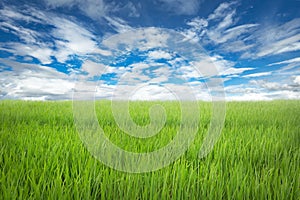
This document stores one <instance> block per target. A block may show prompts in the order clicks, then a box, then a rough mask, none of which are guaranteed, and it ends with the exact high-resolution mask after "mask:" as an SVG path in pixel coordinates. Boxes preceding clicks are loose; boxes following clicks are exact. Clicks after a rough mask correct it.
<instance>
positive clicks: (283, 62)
mask: <svg viewBox="0 0 300 200" xmlns="http://www.w3.org/2000/svg"><path fill="white" fill-rule="evenodd" d="M291 63H299V64H300V57H297V58H293V59H289V60H284V61H281V62H276V63H271V64H269V65H268V66H273V65H282V64H291Z"/></svg>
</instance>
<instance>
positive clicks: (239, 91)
mask: <svg viewBox="0 0 300 200" xmlns="http://www.w3.org/2000/svg"><path fill="white" fill-rule="evenodd" d="M299 9H300V1H299V0H294V1H292V0H282V1H269V0H267V1H250V0H249V1H246V0H244V1H208V0H206V1H205V0H145V1H137V0H130V1H127V0H125V1H104V0H85V1H83V0H19V1H12V0H4V1H1V3H0V99H27V100H65V99H72V93H73V91H74V90H77V89H78V88H81V89H82V87H80V86H78V85H80V84H81V85H84V89H85V90H87V91H90V92H91V91H93V92H94V93H95V96H96V97H97V98H108V99H109V98H112V97H116V98H121V99H122V98H130V99H143V100H149V99H154V100H155V99H174V98H175V97H174V93H175V96H176V94H179V96H180V95H182V94H185V91H187V90H192V91H193V94H194V97H195V98H196V99H200V100H211V99H212V98H213V96H214V94H216V93H218V92H220V90H222V91H224V92H225V95H226V100H272V99H299V98H300V70H299V69H300V12H299ZM174 91H176V92H174ZM183 96H184V95H183ZM187 96H188V95H187Z"/></svg>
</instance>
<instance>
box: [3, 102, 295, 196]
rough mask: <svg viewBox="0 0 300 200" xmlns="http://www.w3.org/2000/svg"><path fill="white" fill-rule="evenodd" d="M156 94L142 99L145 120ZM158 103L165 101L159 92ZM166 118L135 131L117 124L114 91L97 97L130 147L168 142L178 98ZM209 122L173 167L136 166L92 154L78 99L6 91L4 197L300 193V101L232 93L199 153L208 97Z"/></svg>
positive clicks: (109, 129)
mask: <svg viewBox="0 0 300 200" xmlns="http://www.w3.org/2000/svg"><path fill="white" fill-rule="evenodd" d="M153 103H155V102H133V103H131V104H130V113H131V116H132V117H133V120H134V121H135V122H136V123H137V124H139V125H146V124H147V123H149V120H150V118H149V116H148V108H149V107H150V106H151V105H152V104H153ZM156 103H157V102H156ZM162 105H163V106H164V107H165V110H166V113H167V121H166V124H165V127H164V128H163V129H162V130H161V132H160V133H158V135H157V136H155V137H153V138H148V139H135V138H133V137H131V136H128V135H126V134H125V133H123V132H122V131H121V130H120V129H119V128H118V127H117V125H116V122H115V121H114V118H113V115H112V113H111V110H110V103H109V102H108V101H99V102H97V103H96V110H97V116H98V121H99V124H100V125H101V127H102V128H103V129H104V131H105V133H106V135H107V137H109V138H110V140H111V141H113V142H114V143H115V144H117V145H118V146H119V147H121V148H123V149H126V150H128V151H134V152H147V151H153V150H156V149H159V148H161V147H163V146H164V145H166V144H167V143H168V141H170V140H171V139H172V137H174V136H175V134H176V130H177V129H178V126H179V124H180V109H179V107H178V106H179V104H178V102H162ZM199 105H200V111H201V123H200V124H199V132H198V135H197V137H196V139H195V141H194V143H193V144H192V145H191V147H190V148H189V150H188V151H187V152H186V153H185V154H184V155H183V156H181V157H180V159H178V160H176V161H175V162H174V163H172V164H171V165H169V166H168V167H166V168H163V169H161V170H158V171H154V172H150V173H143V174H129V173H124V172H118V171H115V170H113V169H111V168H108V167H106V166H105V165H103V164H102V163H100V162H99V161H97V160H96V159H94V157H93V156H91V155H90V154H89V152H88V151H87V150H86V148H85V147H84V145H83V144H82V142H81V141H80V139H79V135H78V133H77V132H76V127H75V125H74V122H73V113H72V103H71V102H25V101H0V183H1V184H0V185H1V186H0V199H16V198H18V199H221V198H224V199H300V168H299V166H300V123H299V122H300V101H271V102H230V103H227V113H226V120H225V125H224V129H223V133H222V135H221V137H220V139H219V141H218V142H217V144H216V145H215V147H214V149H213V151H212V152H211V153H210V154H209V155H208V156H207V157H205V158H203V159H198V151H199V148H200V146H201V144H202V139H203V136H204V135H205V133H206V131H207V129H208V127H209V122H210V115H211V106H210V104H209V103H204V102H200V103H199Z"/></svg>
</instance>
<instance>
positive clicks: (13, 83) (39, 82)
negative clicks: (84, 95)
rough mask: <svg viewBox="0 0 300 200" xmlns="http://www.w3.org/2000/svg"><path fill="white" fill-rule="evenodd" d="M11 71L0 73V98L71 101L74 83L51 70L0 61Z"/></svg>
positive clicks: (33, 65) (64, 75)
mask: <svg viewBox="0 0 300 200" xmlns="http://www.w3.org/2000/svg"><path fill="white" fill-rule="evenodd" d="M0 62H1V63H4V64H5V65H7V66H10V67H11V68H12V71H4V72H1V73H0V85H1V91H0V97H1V98H10V99H25V100H59V99H71V97H72V89H73V87H74V82H73V81H72V79H71V77H69V76H67V75H66V74H64V73H61V72H58V71H56V70H55V69H53V68H50V67H44V66H40V65H35V64H22V63H18V62H15V61H7V60H4V59H1V60H0Z"/></svg>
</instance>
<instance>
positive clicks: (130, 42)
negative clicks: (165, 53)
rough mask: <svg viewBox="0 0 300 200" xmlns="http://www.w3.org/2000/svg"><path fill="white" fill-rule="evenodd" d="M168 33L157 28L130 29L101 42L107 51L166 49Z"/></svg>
mask: <svg viewBox="0 0 300 200" xmlns="http://www.w3.org/2000/svg"><path fill="white" fill-rule="evenodd" d="M169 37H170V35H169V33H168V32H166V31H165V30H162V29H159V28H154V27H150V28H143V29H132V30H130V31H127V32H121V33H120V34H117V35H113V36H111V37H109V38H107V39H106V40H104V41H103V45H104V46H106V47H107V48H109V49H118V48H119V46H122V45H123V46H124V45H125V47H123V48H124V50H126V51H130V50H132V49H135V48H137V47H139V50H141V51H146V50H149V49H151V48H157V47H166V46H167V44H166V43H167V39H168V38H169Z"/></svg>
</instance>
